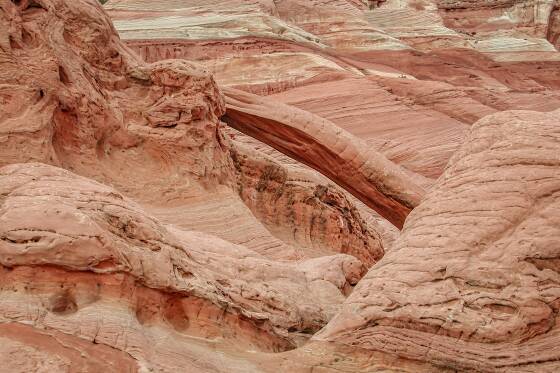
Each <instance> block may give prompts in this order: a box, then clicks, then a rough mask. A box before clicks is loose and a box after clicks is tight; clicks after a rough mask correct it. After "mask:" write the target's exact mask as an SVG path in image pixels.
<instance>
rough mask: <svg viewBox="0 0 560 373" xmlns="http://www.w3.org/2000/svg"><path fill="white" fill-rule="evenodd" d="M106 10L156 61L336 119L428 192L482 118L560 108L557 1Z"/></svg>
mask: <svg viewBox="0 0 560 373" xmlns="http://www.w3.org/2000/svg"><path fill="white" fill-rule="evenodd" d="M105 7H106V9H107V11H108V12H109V14H110V15H111V17H112V18H113V20H114V22H115V26H116V28H117V30H118V31H119V34H120V35H121V37H122V38H123V39H124V40H125V41H126V42H127V44H128V45H129V46H131V47H132V48H133V49H134V50H135V51H136V52H138V53H139V54H140V55H141V56H143V57H144V58H145V59H146V60H148V61H159V60H162V59H165V58H186V59H189V60H196V61H199V62H200V63H202V64H203V65H204V66H205V67H206V68H208V69H209V71H211V72H212V73H213V74H214V75H215V77H216V80H217V81H218V83H219V84H221V85H223V86H230V87H233V88H238V89H242V90H245V91H248V92H251V93H255V94H258V95H269V96H272V98H273V99H274V100H277V101H280V102H283V103H287V104H289V105H294V106H296V107H298V108H300V109H303V110H306V111H310V112H312V113H313V114H316V115H319V116H321V117H323V118H324V119H328V120H330V121H331V122H333V123H334V124H336V125H337V126H339V127H341V128H342V129H344V130H346V131H348V132H349V133H351V134H353V135H355V136H357V137H359V138H360V139H362V140H365V141H367V142H368V143H369V144H370V146H371V147H372V148H373V149H375V150H376V151H378V152H380V153H382V154H384V155H385V156H386V157H387V158H389V159H390V160H392V161H393V162H396V163H398V164H400V165H402V166H403V167H405V169H406V170H407V171H409V172H410V174H411V175H410V176H411V177H413V178H415V179H416V183H419V184H421V185H422V186H424V187H429V186H430V185H431V184H433V182H434V180H435V179H437V178H438V177H439V175H441V173H442V171H443V169H444V168H445V165H446V163H447V161H448V160H449V158H450V157H451V155H452V154H453V152H454V151H456V150H457V148H458V146H459V145H460V144H461V143H462V140H463V139H464V136H465V135H466V133H467V131H468V128H469V126H470V125H472V124H473V123H474V122H476V121H477V120H479V119H481V118H482V117H484V116H486V115H489V114H492V113H495V112H498V111H503V110H518V109H522V110H536V111H543V112H545V111H551V110H555V109H557V108H558V107H560V97H559V93H558V90H559V88H560V75H559V71H560V68H559V67H560V57H559V56H560V53H559V52H558V50H557V47H555V46H557V45H558V37H557V36H558V14H559V13H558V2H557V1H552V0H546V1H492V2H488V1H452V0H450V1H436V0H420V1H412V0H410V1H408V0H407V1H400V0H399V1H397V0H388V1H354V0H352V1H351V0H337V1H321V0H316V1H311V2H310V1H300V0H282V1H267V0H266V1H265V0H259V1H213V2H204V1H188V2H181V1H166V2H165V3H161V4H157V5H154V4H153V3H152V2H148V1H140V0H111V1H110V2H108V3H107V4H106V5H105ZM373 119H375V120H373Z"/></svg>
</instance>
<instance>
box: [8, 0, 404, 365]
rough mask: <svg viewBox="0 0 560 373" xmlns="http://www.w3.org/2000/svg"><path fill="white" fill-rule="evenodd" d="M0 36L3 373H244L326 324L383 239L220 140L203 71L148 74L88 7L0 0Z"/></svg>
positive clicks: (326, 191)
mask: <svg viewBox="0 0 560 373" xmlns="http://www.w3.org/2000/svg"><path fill="white" fill-rule="evenodd" d="M0 26H1V29H0V41H1V43H0V61H1V62H2V69H1V70H0V82H1V84H0V101H1V102H2V105H1V106H0V114H1V115H0V143H1V145H2V146H1V147H0V166H4V167H3V168H1V170H2V171H1V176H0V178H1V179H2V180H1V181H0V189H2V192H0V195H1V197H0V211H1V212H0V221H1V224H0V231H1V232H0V252H1V256H2V259H1V260H0V261H1V262H2V263H1V265H2V267H1V276H0V278H1V283H2V284H1V289H0V291H2V292H3V294H4V295H5V297H3V299H5V302H3V306H2V307H0V318H1V321H2V325H1V326H2V327H1V332H0V335H1V337H2V340H3V341H4V342H5V343H4V346H5V348H3V349H2V355H3V356H6V357H8V356H11V358H10V359H9V363H8V365H7V366H9V367H10V369H13V370H14V371H25V370H33V369H39V370H41V369H43V370H47V371H49V370H50V371H52V370H62V371H64V370H70V371H73V370H82V371H98V370H100V369H109V370H119V371H137V370H140V371H152V370H155V371H171V370H176V369H177V368H178V367H181V368H182V369H183V368H185V367H189V369H193V370H196V371H208V370H210V371H212V370H214V371H223V366H236V367H239V366H242V367H244V369H248V368H247V366H248V365H247V363H243V362H242V363H239V362H237V363H236V362H235V361H234V360H236V359H237V360H239V358H238V357H236V356H237V355H239V354H242V353H247V351H283V350H289V349H292V348H295V347H297V346H299V345H300V344H302V343H304V342H305V341H306V340H307V339H309V338H310V336H311V335H312V334H313V333H315V332H316V331H318V330H319V329H320V328H322V327H323V326H324V325H325V324H326V323H327V322H328V321H329V320H330V318H331V317H332V316H333V315H334V314H335V313H336V312H338V310H339V309H340V305H341V304H342V302H343V301H344V299H345V298H346V297H347V296H348V295H349V294H350V293H351V292H352V289H353V287H354V286H355V285H356V283H357V282H358V280H359V279H360V278H361V277H362V276H363V274H364V273H365V271H366V270H367V268H368V267H370V266H371V265H373V264H374V263H375V262H376V261H378V260H379V259H380V258H381V257H382V256H383V253H384V249H385V246H386V245H387V244H388V242H390V241H392V239H393V238H392V237H393V234H394V232H393V233H392V231H390V230H386V231H387V232H389V233H387V234H386V233H383V232H385V231H380V232H381V233H379V232H377V230H376V227H377V223H376V222H375V221H373V220H371V219H369V218H367V219H366V218H364V217H362V214H364V216H366V217H367V216H368V212H367V211H365V210H364V209H363V207H361V208H358V207H356V206H357V205H356V202H355V201H354V200H353V199H352V197H351V196H350V195H349V194H348V193H347V192H346V191H344V190H343V189H341V188H340V187H338V186H336V185H334V184H333V183H332V182H331V181H329V180H328V179H325V178H323V177H321V176H320V175H318V174H317V173H316V172H314V171H313V170H311V169H308V168H302V167H299V166H296V165H293V164H290V163H283V162H279V161H278V160H275V159H273V158H271V157H270V156H268V155H267V154H265V153H264V152H262V150H261V149H259V147H258V146H257V147H254V146H253V147H251V146H248V145H246V144H243V143H241V142H239V141H237V140H236V139H234V138H233V137H235V136H234V135H233V134H229V133H227V132H226V131H224V127H225V124H223V123H222V122H221V121H220V117H221V116H222V115H223V114H224V113H225V100H224V98H223V96H222V93H221V91H220V89H219V88H218V86H217V84H216V83H215V81H214V79H213V76H212V75H211V74H210V73H208V72H207V71H206V70H205V69H204V68H203V67H200V66H199V65H196V64H193V63H190V62H187V61H184V60H168V61H158V62H154V63H151V64H149V63H145V62H144V61H142V60H141V59H140V58H139V57H138V56H137V55H135V54H134V53H133V52H132V51H131V50H130V49H128V47H126V46H125V45H124V44H123V43H122V42H121V41H120V39H119V37H118V36H117V34H116V31H115V29H114V28H113V26H112V24H111V21H110V20H109V18H108V17H107V16H106V14H105V13H104V12H103V10H102V8H101V6H100V5H99V4H98V2H97V1H93V0H91V1H85V0H83V1H77V2H69V1H65V0H38V1H21V2H15V1H4V2H2V3H0ZM38 162H40V163H38ZM65 169H66V170H65ZM129 198H133V199H134V200H136V202H134V201H133V200H132V199H129ZM385 236H387V237H389V239H388V240H386V239H385ZM294 281H295V282H294ZM234 288H235V290H234ZM290 289H291V290H290ZM303 295H304V296H303ZM38 315H41V316H39V317H38ZM162 340H164V341H165V342H162ZM68 344H73V345H75V346H76V351H78V352H76V351H73V350H69V349H68V348H67V345H68ZM98 345H99V346H98ZM220 346H221V347H220ZM222 347H223V348H224V351H228V354H227V356H225V357H224V358H223V360H221V361H216V360H215V357H212V356H213V352H212V351H213V350H214V349H216V348H222ZM18 350H19V351H20V352H17V353H16V351H18ZM201 351H203V352H201ZM77 354H78V355H79V356H84V357H88V358H87V361H82V360H81V358H78V357H77ZM197 354H198V355H200V354H207V357H206V358H202V357H200V358H199V359H198V361H197V359H196V358H194V356H196V355H197ZM94 355H95V357H93V356H94ZM14 356H15V357H14ZM170 356H173V357H172V358H170ZM89 357H91V358H89ZM98 357H99V358H98ZM25 359H29V360H30V361H29V363H25V361H24V360H25ZM41 360H43V361H44V362H43V363H40V361H41ZM239 369H241V368H239Z"/></svg>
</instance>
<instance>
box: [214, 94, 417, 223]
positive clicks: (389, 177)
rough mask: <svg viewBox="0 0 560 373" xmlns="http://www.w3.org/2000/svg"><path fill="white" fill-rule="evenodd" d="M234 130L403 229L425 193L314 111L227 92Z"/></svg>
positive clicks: (361, 143) (230, 119)
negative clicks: (310, 171)
mask: <svg viewBox="0 0 560 373" xmlns="http://www.w3.org/2000/svg"><path fill="white" fill-rule="evenodd" d="M224 92H225V95H226V106H227V115H226V117H225V121H226V122H227V123H228V124H230V125H231V126H232V127H234V128H236V129H238V130H241V131H242V132H244V133H246V134H248V135H250V136H252V137H254V138H257V139H259V140H261V141H263V142H265V143H267V144H269V145H271V146H273V147H274V148H276V149H278V150H279V151H281V152H282V153H284V154H287V155H289V156H291V157H292V158H294V159H297V160H300V161H302V162H303V163H305V164H307V165H309V166H311V167H313V168H315V169H316V170H318V171H320V172H321V173H322V174H324V175H325V176H327V177H329V178H330V179H331V180H334V181H336V182H337V183H338V184H339V185H341V186H343V187H344V188H345V189H346V190H348V191H350V192H351V193H352V194H353V195H355V196H356V197H357V198H358V199H360V200H361V201H362V202H364V203H365V204H366V205H368V206H370V207H371V208H373V209H375V210H376V211H377V212H378V213H379V214H381V215H382V216H383V217H384V218H386V219H387V220H389V221H390V222H391V223H393V224H395V225H396V226H397V227H399V228H401V227H402V224H403V223H404V219H405V218H406V216H407V215H408V213H409V212H410V210H412V209H413V208H414V207H416V206H417V205H418V203H419V202H420V199H421V198H422V196H423V194H424V190H423V189H422V188H421V187H419V186H417V185H416V183H415V182H414V180H413V179H412V178H410V177H409V176H408V175H406V174H405V173H404V171H403V170H401V169H400V167H399V166H398V165H395V164H394V163H392V162H390V161H389V160H387V159H386V158H385V157H384V156H383V155H382V154H379V153H377V152H375V151H371V150H369V149H368V146H367V145H366V144H365V143H363V142H362V141H361V140H359V139H358V138H356V137H354V136H352V135H351V134H349V133H346V132H345V131H344V130H342V129H341V128H339V127H337V126H336V125H334V124H333V123H331V122H329V121H327V120H325V119H323V118H321V117H319V116H316V115H313V114H311V113H309V112H305V111H303V110H299V109H297V108H291V107H289V106H286V105H282V104H277V103H275V102H273V101H271V100H266V99H264V98H260V97H258V96H255V95H252V94H250V93H246V92H243V91H238V90H235V89H231V88H230V89H225V91H224Z"/></svg>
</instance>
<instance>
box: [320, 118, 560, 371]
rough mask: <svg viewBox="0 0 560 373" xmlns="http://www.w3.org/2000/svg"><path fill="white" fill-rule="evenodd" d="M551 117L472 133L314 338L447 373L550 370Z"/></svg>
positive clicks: (555, 334)
mask: <svg viewBox="0 0 560 373" xmlns="http://www.w3.org/2000/svg"><path fill="white" fill-rule="evenodd" d="M559 119H560V111H556V112H553V113H549V114H537V113H535V112H526V111H512V112H504V113H500V114H496V115H493V116H490V117H487V118H485V119H483V120H481V121H479V122H477V123H476V124H475V125H474V126H473V129H472V132H471V133H470V134H469V136H468V137H467V139H466V141H465V143H464V144H463V145H462V146H461V148H460V149H459V150H458V151H457V153H456V154H455V155H454V156H453V158H452V159H451V161H450V162H449V164H448V166H447V168H446V170H445V172H444V174H443V175H442V177H441V178H440V179H439V180H438V183H437V184H436V185H435V186H434V188H433V190H432V191H431V192H429V193H428V195H427V196H426V198H425V199H424V200H423V202H422V203H421V204H420V206H418V208H416V209H415V210H414V211H413V212H412V213H411V214H410V216H409V217H408V219H407V222H406V224H405V227H404V230H403V231H402V234H401V236H400V237H399V238H398V239H397V242H396V243H395V246H394V247H393V250H392V251H391V252H390V253H389V254H387V255H386V256H385V257H384V258H383V260H382V261H381V262H379V263H378V265H376V266H375V267H374V268H372V270H370V272H369V273H368V275H367V276H366V277H365V278H364V279H363V280H362V281H361V282H360V283H359V285H358V288H357V289H356V290H355V291H354V292H353V293H352V295H351V297H350V298H349V299H348V300H347V301H346V302H345V305H344V309H343V311H342V312H341V313H340V314H339V315H337V316H336V317H335V318H334V319H333V320H332V321H331V322H330V323H329V325H328V326H327V327H326V328H325V329H323V330H322V331H321V332H320V333H319V334H318V335H317V336H315V337H314V338H315V339H316V340H322V341H330V342H332V343H335V344H343V345H349V346H355V347H358V348H361V349H365V350H373V351H379V352H384V353H387V354H394V355H396V356H399V357H402V358H406V359H411V360H418V361H423V362H430V363H432V364H434V365H435V366H436V367H440V368H441V369H444V368H449V369H452V370H459V371H471V370H472V371H488V372H491V371H508V372H510V371H535V372H537V371H539V372H544V371H550V372H552V371H556V370H558V369H559V363H558V360H559V355H558V354H559V351H558V349H556V348H554V347H553V346H555V345H556V344H557V343H558V338H559V330H558V327H557V322H558V310H559V308H558V306H559V304H558V301H559V299H560V287H559V286H558V284H559V281H560V278H559V276H560V274H559V272H558V269H559V268H558V265H557V262H558V256H559V254H560V251H559V250H560V246H559V245H558V243H559V242H560V229H559V227H560V220H559V219H560V217H559V215H558V213H557V209H558V207H559V204H560V177H559V176H560V173H559V172H560V127H559V126H558V123H559V122H558V121H559Z"/></svg>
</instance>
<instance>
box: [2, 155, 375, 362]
mask: <svg viewBox="0 0 560 373" xmlns="http://www.w3.org/2000/svg"><path fill="white" fill-rule="evenodd" d="M0 175H1V181H0V185H1V189H2V191H1V195H2V200H1V201H0V206H1V207H0V216H1V218H0V221H1V225H0V226H1V227H2V228H1V231H0V238H1V241H0V262H1V265H2V292H3V293H4V295H5V296H3V299H4V302H3V307H2V321H3V322H24V323H25V322H26V323H29V322H31V323H32V324H33V326H35V327H38V328H40V329H43V328H53V329H58V330H62V331H63V332H67V333H68V332H70V333H71V334H74V335H76V336H78V337H81V338H86V339H88V340H90V341H93V342H95V341H96V338H99V340H98V341H97V342H99V343H104V344H108V345H109V346H111V347H114V348H117V349H120V350H123V351H125V352H129V351H131V350H134V348H139V350H140V351H138V353H139V355H138V356H143V357H141V358H140V357H137V356H135V358H137V359H139V360H146V359H148V356H145V354H146V353H148V352H150V353H151V351H150V348H149V347H148V346H149V340H150V337H149V336H145V337H146V338H144V339H143V340H142V341H141V342H140V341H137V342H136V343H144V345H143V346H136V347H134V346H133V345H128V344H126V343H125V345H122V344H121V343H122V342H123V341H121V342H119V341H118V339H117V340H115V341H113V342H110V340H111V335H114V333H125V334H130V333H132V334H134V333H140V332H141V329H142V325H158V324H161V327H163V328H164V329H165V328H167V329H169V328H171V331H168V333H172V332H173V331H174V330H175V331H177V332H179V333H186V334H187V335H194V336H202V337H207V338H209V337H211V336H212V335H214V336H215V337H218V336H221V337H223V338H224V339H226V340H227V339H235V340H236V343H239V344H243V343H247V345H248V346H251V347H252V348H257V349H259V350H271V351H278V350H283V349H289V348H291V347H293V345H295V344H296V343H297V342H298V341H299V340H300V339H301V338H300V337H299V336H298V331H299V332H302V331H303V332H305V333H313V332H315V331H317V330H318V329H319V328H320V327H321V326H322V325H323V324H324V323H325V322H326V321H327V320H328V319H329V318H330V317H331V316H332V313H333V312H335V311H336V309H337V305H339V304H340V303H341V299H343V298H344V294H345V293H347V292H348V291H349V290H350V289H351V287H352V285H355V284H356V282H357V281H358V279H359V278H360V277H361V276H362V274H363V271H364V269H365V268H364V267H363V265H362V263H361V262H360V261H359V260H357V259H356V258H354V257H352V256H348V255H338V256H332V257H323V258H318V259H311V260H309V261H302V262H299V263H297V264H294V265H290V264H280V263H277V262H274V261H270V260H266V259H265V258H263V257H262V256H261V255H259V254H257V253H255V252H253V251H251V250H248V249H246V248H244V247H241V246H236V245H232V244H230V243H227V242H226V241H223V240H219V239H217V238H215V237H212V236H209V235H204V234H202V233H198V232H187V231H182V230H180V229H178V228H176V227H173V226H169V227H166V226H164V225H163V224H162V223H161V222H159V221H158V220H156V219H154V218H152V217H151V216H149V215H148V214H147V213H146V212H145V211H144V210H143V209H142V208H141V207H140V206H138V205H137V204H135V203H134V202H132V201H130V200H128V199H127V198H125V197H123V196H122V195H121V194H120V193H118V192H117V191H116V190H114V189H112V188H110V187H106V186H104V185H102V184H98V183H96V182H93V181H91V180H89V179H85V178H82V177H78V176H76V175H74V174H72V173H70V172H68V171H64V170H61V169H59V168H55V167H52V166H46V165H42V164H35V163H30V164H17V165H11V166H7V167H4V168H2V169H1V171H0ZM257 279H258V281H255V280H257ZM312 288H315V290H316V292H315V291H314V290H312ZM310 290H311V293H310ZM122 291H127V294H126V295H125V294H122V293H119V292H122ZM302 293H305V294H306V297H305V298H303V297H301V296H300V295H301V294H302ZM313 294H315V295H313ZM315 296H316V297H315ZM105 307H109V308H108V309H107V311H103V309H104V308H105ZM112 307H114V308H116V312H117V313H120V315H112V316H111V315H108V314H107V312H108V310H109V309H111V308H112ZM95 309H97V310H99V315H95V314H94V313H92V312H93V310H95ZM37 313H46V318H42V319H41V320H36V321H37V322H36V323H34V322H33V320H32V318H33V316H32V315H34V314H37ZM120 317H122V318H124V319H123V320H121V321H120V322H119V321H118V318H120ZM111 318H113V321H109V320H111ZM103 320H104V321H103ZM321 320H323V321H321ZM106 322H107V323H106ZM123 322H125V324H123ZM100 323H101V324H103V325H105V326H106V328H105V327H104V326H101V325H100ZM111 323H116V325H118V324H121V325H120V326H119V327H118V330H120V332H119V331H118V330H115V329H114V328H115V326H116V325H113V326H111ZM131 323H132V324H134V325H136V326H131V325H130V324H131ZM206 324H208V325H206ZM127 325H128V326H127ZM212 325H213V326H212ZM135 329H138V330H135ZM228 329H229V330H228ZM288 331H289V333H288ZM93 332H95V335H92V334H91V333H93ZM216 333H217V334H216ZM104 334H105V335H104ZM254 334H256V335H259V334H263V338H253V337H254ZM266 334H269V336H268V337H266ZM252 335H253V336H252ZM290 335H292V336H290ZM131 337H132V335H131V336H130V337H129V338H131ZM152 337H153V338H155V336H152ZM134 338H139V336H136V337H134ZM245 339H246V340H245ZM244 340H245V341H244ZM265 341H268V342H265ZM166 348H169V347H166ZM129 353H130V352H129ZM133 355H134V354H133Z"/></svg>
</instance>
